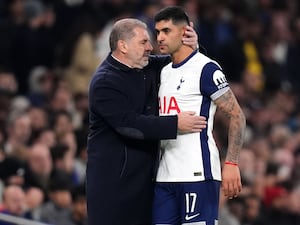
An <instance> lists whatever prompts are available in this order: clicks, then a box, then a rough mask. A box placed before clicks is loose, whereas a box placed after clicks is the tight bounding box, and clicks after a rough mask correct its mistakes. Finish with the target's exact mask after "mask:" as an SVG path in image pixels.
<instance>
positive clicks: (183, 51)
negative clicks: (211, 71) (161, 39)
mask: <svg viewBox="0 0 300 225" xmlns="http://www.w3.org/2000/svg"><path fill="white" fill-rule="evenodd" d="M193 51H194V50H193V49H192V48H191V47H189V46H186V45H183V46H182V47H181V48H180V49H179V50H178V51H177V52H174V53H173V54H172V62H173V64H178V63H181V62H182V61H184V60H185V59H186V58H187V57H188V56H189V55H190V54H192V52H193Z"/></svg>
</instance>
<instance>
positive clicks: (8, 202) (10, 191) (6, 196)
mask: <svg viewBox="0 0 300 225" xmlns="http://www.w3.org/2000/svg"><path fill="white" fill-rule="evenodd" d="M0 212H1V213H5V214H8V215H12V216H17V217H23V218H27V219H30V216H29V214H28V212H27V210H26V201H25V192H24V191H23V189H22V188H21V187H20V186H17V185H9V186H7V187H6V188H5V189H4V192H3V204H2V206H1V210H0ZM0 224H1V225H11V223H8V222H1V221H0Z"/></svg>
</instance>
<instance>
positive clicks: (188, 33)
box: [182, 22, 199, 50]
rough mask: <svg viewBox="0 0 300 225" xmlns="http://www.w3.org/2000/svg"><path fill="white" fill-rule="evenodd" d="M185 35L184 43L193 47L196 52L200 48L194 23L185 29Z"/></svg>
mask: <svg viewBox="0 0 300 225" xmlns="http://www.w3.org/2000/svg"><path fill="white" fill-rule="evenodd" d="M185 28H186V29H185V34H184V36H183V38H182V43H183V44H185V45H188V46H191V48H192V49H194V50H196V49H197V48H198V47H199V44H198V35H197V33H196V31H195V29H194V24H193V22H190V25H189V26H186V27H185Z"/></svg>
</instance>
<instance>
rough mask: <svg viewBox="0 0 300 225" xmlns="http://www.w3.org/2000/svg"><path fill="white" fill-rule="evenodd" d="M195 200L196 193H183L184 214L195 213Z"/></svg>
mask: <svg viewBox="0 0 300 225" xmlns="http://www.w3.org/2000/svg"><path fill="white" fill-rule="evenodd" d="M196 199H197V194H196V193H185V206H186V208H185V210H186V213H193V212H194V211H195V205H196Z"/></svg>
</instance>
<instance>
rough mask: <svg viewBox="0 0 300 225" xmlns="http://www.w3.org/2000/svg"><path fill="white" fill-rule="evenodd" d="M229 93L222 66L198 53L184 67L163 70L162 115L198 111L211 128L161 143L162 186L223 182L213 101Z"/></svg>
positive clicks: (160, 167)
mask: <svg viewBox="0 0 300 225" xmlns="http://www.w3.org/2000/svg"><path fill="white" fill-rule="evenodd" d="M228 90H229V86H228V82H227V80H226V77H225V75H224V74H223V72H222V70H221V68H220V66H219V65H218V64H217V63H216V62H215V61H213V60H211V59H210V58H208V57H206V56H205V55H203V54H201V53H199V52H198V51H194V52H193V53H192V54H191V55H190V56H189V57H188V58H186V59H185V60H184V61H183V62H181V63H180V64H176V65H174V64H172V63H170V64H168V65H167V66H165V67H164V68H163V69H162V72H161V83H160V88H159V110H160V112H159V113H160V115H161V116H164V115H174V114H178V113H179V112H183V111H194V112H196V114H197V115H201V116H205V117H206V119H207V128H206V129H204V130H203V131H202V132H201V133H189V134H180V133H178V135H177V139H174V140H163V141H161V159H160V163H159V168H158V173H157V178H156V180H157V181H158V182H190V181H202V180H211V179H213V180H221V166H220V159H219V150H218V148H217V146H216V143H215V140H214V138H213V135H212V131H213V123H214V115H215V111H216V105H215V104H214V102H213V100H215V99H217V98H218V97H219V96H221V95H222V94H224V93H225V92H227V91H228Z"/></svg>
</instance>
